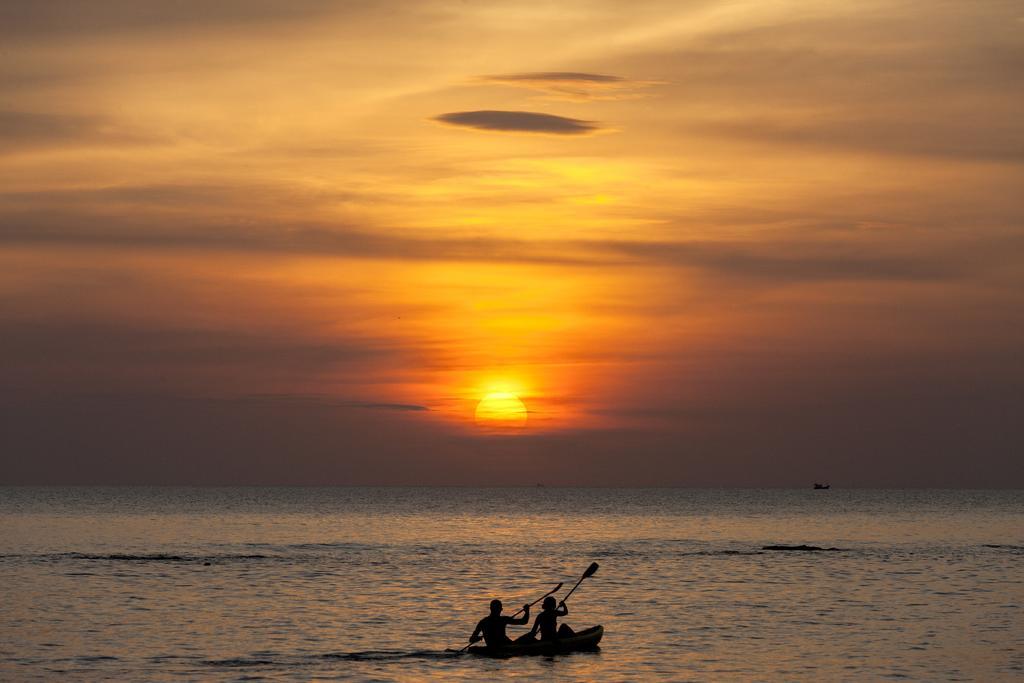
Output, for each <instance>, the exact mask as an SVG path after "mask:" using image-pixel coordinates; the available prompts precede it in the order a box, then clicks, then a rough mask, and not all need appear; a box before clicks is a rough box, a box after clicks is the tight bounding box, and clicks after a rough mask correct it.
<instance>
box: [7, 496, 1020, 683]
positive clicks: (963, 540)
mask: <svg viewBox="0 0 1024 683" xmlns="http://www.w3.org/2000/svg"><path fill="white" fill-rule="evenodd" d="M0 530H2V531H0V599H2V605H3V606H2V610H0V679H2V680H4V681H19V680H36V679H38V680H44V679H45V680H63V681H74V680H89V681H94V680H104V679H107V680H151V681H162V680H214V681H216V680H281V681H290V680H302V681H306V680H314V679H315V680H360V681H364V680H373V681H391V680H421V679H422V680H427V679H436V680H470V681H479V680H488V679H493V678H499V677H501V678H522V679H539V678H545V679H566V680H571V679H578V680H598V679H601V680H613V681H625V680H644V679H655V680H715V681H720V680H852V679H860V680H887V679H901V680H907V679H909V680H921V681H935V680H978V681H993V680H1013V679H1017V680H1021V679H1024V617H1022V604H1024V492H1021V491H866V490H849V491H844V490H831V491H813V490H810V489H808V490H765V491H759V490H686V489H646V490H626V489H550V488H536V489H464V488H382V489H370V488H314V489H310V488H297V489H286V488H267V489H263V488H232V489H178V488H112V489H99V488H52V489H43V488H7V489H0ZM779 544H785V545H800V544H809V545H814V546H819V547H822V548H836V550H823V551H818V552H800V551H773V550H762V547H763V546H766V545H779ZM592 561H596V562H598V563H600V569H599V571H598V572H597V574H596V575H595V576H594V577H593V578H590V579H587V580H586V581H585V582H584V583H583V585H582V586H581V587H580V589H579V590H578V591H577V592H576V594H575V595H573V597H572V598H571V599H570V601H569V609H570V614H569V616H568V617H566V618H565V619H564V621H565V622H566V623H569V624H570V625H572V626H574V627H576V628H577V629H580V628H584V627H587V626H591V625H594V624H603V625H604V627H605V637H604V640H603V641H602V643H601V649H600V650H599V651H598V652H592V653H576V654H570V655H561V656H557V657H529V658H527V657H523V658H516V659H508V660H492V659H485V658H480V657H475V656H472V655H453V654H451V653H449V652H445V650H446V648H458V647H461V646H462V645H463V644H465V642H466V638H467V637H468V635H469V633H470V632H471V630H472V628H473V626H474V625H475V623H476V621H477V620H478V619H479V618H481V617H482V616H484V615H485V614H486V612H487V603H488V601H489V600H490V599H491V598H492V597H500V598H502V599H503V600H504V601H505V603H506V605H508V606H513V609H514V606H517V605H520V604H522V603H523V602H526V601H530V600H533V599H535V598H537V597H539V596H541V595H543V594H544V593H545V592H547V591H548V590H550V589H551V588H552V587H553V586H554V585H555V584H556V583H557V582H559V581H562V582H565V583H566V587H565V589H563V592H564V590H568V588H569V587H570V586H571V585H572V584H573V583H575V581H576V579H577V578H578V577H579V575H580V573H581V572H583V570H584V569H585V568H586V567H587V565H588V564H589V563H590V562H592ZM518 632H519V629H516V628H512V629H510V633H511V635H513V636H514V635H515V634H516V633H518Z"/></svg>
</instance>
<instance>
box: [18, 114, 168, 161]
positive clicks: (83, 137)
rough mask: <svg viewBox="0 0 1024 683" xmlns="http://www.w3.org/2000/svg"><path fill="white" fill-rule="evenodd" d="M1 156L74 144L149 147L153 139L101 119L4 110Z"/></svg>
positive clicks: (154, 139)
mask: <svg viewBox="0 0 1024 683" xmlns="http://www.w3.org/2000/svg"><path fill="white" fill-rule="evenodd" d="M0 131H2V133H3V134H2V135H0V154H4V153H10V152H17V151H21V150H25V149H34V148H52V147H67V146H70V145H80V146H81V145H112V144H145V143H152V142H155V141H156V138H154V137H153V136H146V135H142V134H140V133H138V132H136V131H131V130H127V129H125V128H124V127H123V126H120V125H118V124H116V123H115V122H113V121H111V120H108V119H105V118H102V117H99V116H80V115H71V114H48V113H40V112H26V111H10V110H6V111H5V110H0Z"/></svg>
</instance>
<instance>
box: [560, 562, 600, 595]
mask: <svg viewBox="0 0 1024 683" xmlns="http://www.w3.org/2000/svg"><path fill="white" fill-rule="evenodd" d="M596 573H597V562H591V563H590V566H589V567H587V571H585V572H583V576H581V577H580V580H579V581H577V582H576V585H575V586H573V587H572V590H571V591H569V594H568V595H566V596H565V597H564V598H562V602H565V601H566V600H568V599H569V595H572V594H573V593H575V592H576V589H577V588H579V587H580V584H581V583H583V579H589V578H590V577H591V576H593V575H594V574H596Z"/></svg>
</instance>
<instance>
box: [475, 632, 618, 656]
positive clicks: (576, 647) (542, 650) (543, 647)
mask: <svg viewBox="0 0 1024 683" xmlns="http://www.w3.org/2000/svg"><path fill="white" fill-rule="evenodd" d="M603 635H604V626H591V627H590V628H588V629H586V630H585V631H579V632H578V633H576V634H574V635H571V636H569V637H568V638H559V639H558V640H534V641H530V642H527V643H516V642H513V643H512V644H510V645H507V646H505V647H496V648H490V647H486V646H483V645H474V646H473V647H471V648H469V651H470V653H472V654H474V655H481V656H483V657H519V656H520V655H557V654H562V653H564V652H579V651H583V650H596V649H597V644H598V643H599V642H601V636H603Z"/></svg>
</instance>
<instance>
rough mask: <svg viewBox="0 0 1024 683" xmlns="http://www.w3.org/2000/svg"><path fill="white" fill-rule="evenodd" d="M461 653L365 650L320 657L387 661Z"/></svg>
mask: <svg viewBox="0 0 1024 683" xmlns="http://www.w3.org/2000/svg"><path fill="white" fill-rule="evenodd" d="M461 654H462V652H461V651H459V650H411V651H408V650H406V651H403V650H367V651H365V652H332V653H329V654H325V655H321V657H323V658H324V659H341V660H345V661H349V662H387V661H397V660H401V659H449V658H451V657H458V656H459V655H461Z"/></svg>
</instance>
